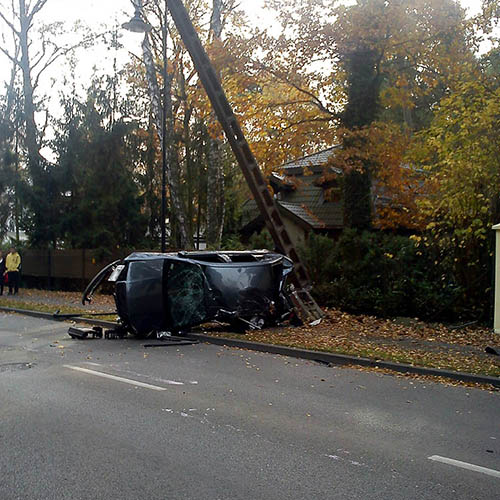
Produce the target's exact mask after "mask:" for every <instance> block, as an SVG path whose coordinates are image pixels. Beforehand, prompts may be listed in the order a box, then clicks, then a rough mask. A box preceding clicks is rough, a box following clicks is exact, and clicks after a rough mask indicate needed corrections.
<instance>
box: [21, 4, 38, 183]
mask: <svg viewBox="0 0 500 500" xmlns="http://www.w3.org/2000/svg"><path fill="white" fill-rule="evenodd" d="M19 20H20V23H21V31H20V32H19V44H20V46H21V61H20V66H21V70H22V72H23V94H24V119H25V122H26V149H27V150H28V164H29V169H30V173H31V175H32V176H33V182H36V181H37V180H38V179H39V176H40V159H41V158H40V148H39V145H38V139H37V128H36V123H35V105H34V102H33V84H32V81H31V67H30V58H29V43H28V32H29V29H30V27H31V22H32V15H31V14H29V13H28V12H27V10H26V2H25V0H19Z"/></svg>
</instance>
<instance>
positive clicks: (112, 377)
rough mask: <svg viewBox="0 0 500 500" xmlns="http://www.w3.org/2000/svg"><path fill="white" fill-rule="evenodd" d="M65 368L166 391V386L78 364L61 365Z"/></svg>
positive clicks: (153, 389)
mask: <svg viewBox="0 0 500 500" xmlns="http://www.w3.org/2000/svg"><path fill="white" fill-rule="evenodd" d="M63 366H64V367H65V368H69V369H70V370H76V371H79V372H83V373H88V374H90V375H96V376H97V377H103V378H109V379H111V380H116V381H118V382H123V383H125V384H130V385H134V386H136V387H144V388H145V389H151V390H152V391H166V390H167V389H166V387H160V386H158V385H151V384H145V383H144V382H138V381H137V380H131V379H129V378H123V377H117V376H116V375H110V374H109V373H103V372H97V371H95V370H89V369H88V368H81V367H79V366H72V365H63Z"/></svg>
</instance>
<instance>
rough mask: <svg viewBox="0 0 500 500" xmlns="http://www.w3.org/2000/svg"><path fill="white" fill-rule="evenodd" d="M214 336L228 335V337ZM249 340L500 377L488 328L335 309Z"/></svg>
mask: <svg viewBox="0 0 500 500" xmlns="http://www.w3.org/2000/svg"><path fill="white" fill-rule="evenodd" d="M208 333H210V332H208ZM212 334H214V335H220V336H227V335H228V334H227V333H226V332H224V333H221V332H218V333H217V332H212ZM245 339H246V340H251V341H254V342H263V343H270V344H278V345H286V346H289V347H299V348H304V349H313V350H317V351H327V352H335V353H339V354H349V355H355V356H360V357H366V358H371V359H375V360H386V361H396V362H399V363H407V364H413V365H418V366H426V367H431V368H439V369H446V370H453V371H461V372H466V373H474V374H484V375H491V376H500V357H499V356H492V355H489V354H486V353H485V352H484V349H485V347H486V346H495V345H498V343H499V337H498V336H497V335H495V334H494V333H493V332H492V331H491V329H488V328H485V327H474V326H469V327H466V328H463V329H457V328H450V327H447V326H446V325H443V324H433V323H426V322H423V321H420V320H418V319H411V318H397V319H383V318H377V317H375V316H367V315H353V314H348V313H345V312H342V311H339V310H335V309H332V310H328V311H326V317H325V318H324V319H323V321H322V322H321V323H320V324H319V325H318V326H314V327H312V326H308V325H304V326H300V327H280V328H269V329H265V330H254V331H248V332H247V333H246V335H245Z"/></svg>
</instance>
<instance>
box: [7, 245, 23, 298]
mask: <svg viewBox="0 0 500 500" xmlns="http://www.w3.org/2000/svg"><path fill="white" fill-rule="evenodd" d="M5 268H6V270H7V275H8V282H9V295H12V290H14V295H16V294H17V292H19V271H20V269H21V256H20V255H19V254H18V253H17V251H16V249H15V248H14V247H11V248H10V249H9V253H8V255H7V257H6V259H5Z"/></svg>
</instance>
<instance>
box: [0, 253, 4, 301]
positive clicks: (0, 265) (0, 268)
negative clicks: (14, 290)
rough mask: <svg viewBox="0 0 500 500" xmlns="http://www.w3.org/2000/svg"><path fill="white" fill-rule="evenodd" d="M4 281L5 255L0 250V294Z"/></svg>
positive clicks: (0, 293) (1, 293)
mask: <svg viewBox="0 0 500 500" xmlns="http://www.w3.org/2000/svg"><path fill="white" fill-rule="evenodd" d="M4 281H5V257H4V256H3V253H2V250H0V295H3V284H4Z"/></svg>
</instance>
